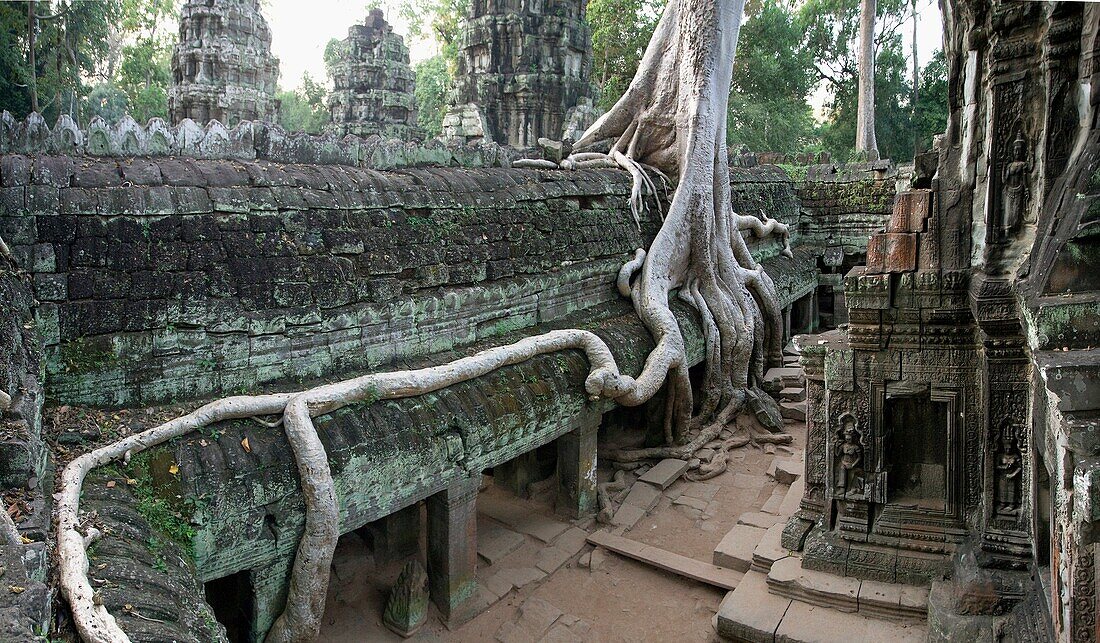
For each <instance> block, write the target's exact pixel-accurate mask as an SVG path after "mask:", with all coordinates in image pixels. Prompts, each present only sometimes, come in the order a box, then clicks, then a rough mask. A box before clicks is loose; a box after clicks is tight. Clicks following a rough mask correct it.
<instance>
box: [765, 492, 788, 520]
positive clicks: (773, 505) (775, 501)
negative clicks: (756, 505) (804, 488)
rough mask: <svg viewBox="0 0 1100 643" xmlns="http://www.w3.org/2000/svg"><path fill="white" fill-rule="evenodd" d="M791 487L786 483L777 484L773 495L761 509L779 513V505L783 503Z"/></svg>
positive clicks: (766, 511)
mask: <svg viewBox="0 0 1100 643" xmlns="http://www.w3.org/2000/svg"><path fill="white" fill-rule="evenodd" d="M788 489H790V487H787V486H785V485H779V486H777V487H776V488H775V489H774V490H773V491H772V495H771V497H769V498H768V500H767V502H765V503H764V506H763V507H761V508H760V511H763V512H764V513H769V514H778V513H779V507H780V506H782V505H783V499H784V498H786V497H787V491H788Z"/></svg>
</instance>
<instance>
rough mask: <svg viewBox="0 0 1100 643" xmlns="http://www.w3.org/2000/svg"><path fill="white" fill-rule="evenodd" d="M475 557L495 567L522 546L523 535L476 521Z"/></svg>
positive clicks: (495, 524) (485, 521) (491, 523)
mask: <svg viewBox="0 0 1100 643" xmlns="http://www.w3.org/2000/svg"><path fill="white" fill-rule="evenodd" d="M477 527H478V529H477V555H478V556H479V557H480V558H481V559H482V560H484V561H485V562H487V563H489V564H490V565H495V564H497V563H499V562H500V561H501V559H503V558H504V557H505V556H507V555H508V554H510V553H512V552H514V551H515V550H516V549H518V548H519V546H520V545H522V544H523V540H524V539H523V535H522V534H518V533H516V532H514V531H512V530H511V529H508V528H506V527H502V526H500V525H498V524H497V523H495V522H492V521H490V520H482V521H478V526H477Z"/></svg>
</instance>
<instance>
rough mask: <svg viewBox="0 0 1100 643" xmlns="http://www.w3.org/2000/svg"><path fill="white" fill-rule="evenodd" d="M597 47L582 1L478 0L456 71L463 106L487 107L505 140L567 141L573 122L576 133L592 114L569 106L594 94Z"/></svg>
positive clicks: (525, 143) (519, 143)
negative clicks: (593, 62)
mask: <svg viewBox="0 0 1100 643" xmlns="http://www.w3.org/2000/svg"><path fill="white" fill-rule="evenodd" d="M591 48H592V36H591V32H590V30H589V28H588V26H587V24H586V23H585V22H584V4H583V3H581V2H578V1H576V0H550V1H549V2H548V3H546V4H541V5H538V6H537V7H536V6H534V5H528V4H526V3H522V2H489V1H487V0H475V1H474V2H472V3H471V5H470V11H469V13H468V15H467V20H466V25H465V33H464V34H463V41H462V53H461V55H460V56H459V59H458V68H457V70H456V73H455V78H456V85H457V87H456V94H457V100H456V104H457V105H460V106H464V105H468V104H474V105H477V106H480V108H481V109H483V110H484V113H485V114H486V115H487V116H488V123H487V124H488V126H489V129H490V132H488V133H487V134H488V135H489V136H491V137H492V139H493V140H495V141H497V142H499V143H505V142H507V143H508V144H510V145H514V146H516V147H534V145H535V144H536V142H537V141H538V139H539V138H540V137H545V138H550V139H554V140H561V139H562V138H563V134H564V133H565V130H566V128H567V126H568V129H569V130H570V132H569V133H574V132H575V131H576V130H578V129H580V128H581V127H582V126H583V122H581V121H580V119H581V118H583V117H585V116H588V114H580V115H579V114H577V113H576V112H574V113H572V114H568V115H567V112H568V111H569V110H570V109H571V108H573V107H574V106H576V105H577V104H578V103H580V102H581V100H582V99H583V98H590V97H591V96H593V95H594V91H593V87H592V85H591V83H590V82H589V80H588V72H589V66H590V64H591V57H592V52H591ZM588 105H591V103H588ZM567 116H568V118H567Z"/></svg>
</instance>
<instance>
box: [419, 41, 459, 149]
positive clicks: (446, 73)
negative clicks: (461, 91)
mask: <svg viewBox="0 0 1100 643" xmlns="http://www.w3.org/2000/svg"><path fill="white" fill-rule="evenodd" d="M415 71H416V110H417V111H416V119H417V123H418V124H419V125H420V128H421V129H423V130H424V134H425V135H426V136H427V137H428V138H432V137H434V136H438V135H439V134H440V132H442V131H443V117H444V115H446V112H447V96H448V94H449V92H450V91H451V85H452V84H453V80H452V76H451V71H450V69H449V66H448V64H447V58H446V57H445V56H443V55H442V54H439V55H436V56H432V57H431V58H429V59H427V60H424V61H421V62H419V63H417V65H416V67H415Z"/></svg>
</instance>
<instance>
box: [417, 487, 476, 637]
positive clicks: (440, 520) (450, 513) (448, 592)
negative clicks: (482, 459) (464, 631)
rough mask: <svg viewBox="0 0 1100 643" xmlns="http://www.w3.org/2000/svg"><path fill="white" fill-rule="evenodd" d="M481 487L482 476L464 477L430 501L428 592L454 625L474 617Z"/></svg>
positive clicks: (444, 615)
mask: <svg viewBox="0 0 1100 643" xmlns="http://www.w3.org/2000/svg"><path fill="white" fill-rule="evenodd" d="M480 486H481V476H480V475H478V476H474V477H469V478H463V479H460V480H456V481H454V482H452V483H451V484H450V485H449V486H448V487H447V488H446V489H444V490H443V491H440V492H439V493H437V494H435V495H433V496H430V497H429V498H428V589H429V591H430V593H431V598H432V601H433V602H434V603H435V604H436V607H438V608H439V611H440V612H441V613H442V614H443V618H444V619H446V620H447V621H448V622H451V623H462V622H465V621H467V620H469V619H470V618H472V617H473V616H475V614H474V609H475V600H474V598H475V596H476V594H477V576H476V573H477V492H478V488H479V487H480Z"/></svg>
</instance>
